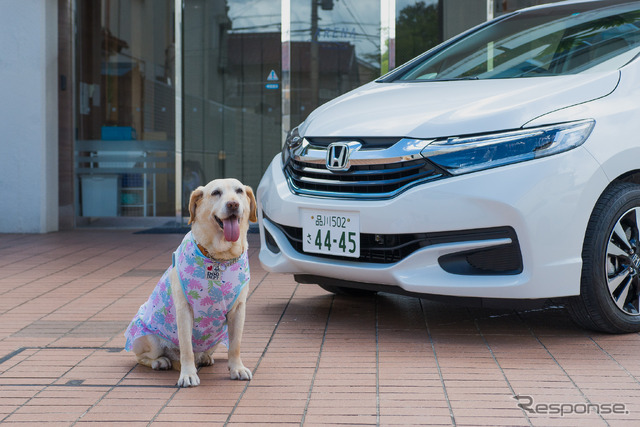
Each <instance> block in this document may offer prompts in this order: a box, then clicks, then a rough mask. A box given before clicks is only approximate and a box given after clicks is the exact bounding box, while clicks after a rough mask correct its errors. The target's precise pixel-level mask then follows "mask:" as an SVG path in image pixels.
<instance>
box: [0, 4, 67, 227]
mask: <svg viewBox="0 0 640 427" xmlns="http://www.w3.org/2000/svg"><path fill="white" fill-rule="evenodd" d="M0 10H1V11H2V13H0V52H2V55H0V94H2V102H0V233H46V232H50V231H56V230H58V90H57V89H58V2H57V0H20V1H15V0H0Z"/></svg>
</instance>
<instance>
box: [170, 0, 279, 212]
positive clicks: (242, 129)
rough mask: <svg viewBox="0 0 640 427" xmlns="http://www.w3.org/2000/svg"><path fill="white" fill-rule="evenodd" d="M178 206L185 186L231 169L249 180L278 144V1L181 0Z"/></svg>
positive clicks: (255, 182) (229, 172) (251, 181)
mask: <svg viewBox="0 0 640 427" xmlns="http://www.w3.org/2000/svg"><path fill="white" fill-rule="evenodd" d="M183 22H184V27H183V28H184V30H183V31H184V36H183V37H184V41H183V61H184V68H183V81H184V85H183V87H184V109H183V123H184V127H183V129H184V146H183V153H182V155H183V166H182V167H183V173H182V176H183V182H182V199H183V213H184V214H185V215H186V216H188V212H187V204H188V198H189V194H190V192H191V191H192V190H193V189H194V188H196V187H197V186H198V185H204V184H206V183H207V182H209V181H210V180H212V179H216V178H225V177H234V178H238V179H239V180H241V181H242V182H244V183H245V184H247V185H250V186H252V187H253V188H256V187H257V186H258V183H259V181H260V178H261V176H262V173H263V172H264V171H265V170H266V168H267V166H268V164H269V163H270V162H271V159H272V158H273V156H274V155H275V154H277V153H278V152H279V151H280V149H281V137H280V135H281V120H282V119H281V116H282V108H281V89H282V87H281V74H282V73H281V40H280V38H281V33H280V2H274V1H273V0H228V1H226V2H225V1H206V0H185V2H184V11H183Z"/></svg>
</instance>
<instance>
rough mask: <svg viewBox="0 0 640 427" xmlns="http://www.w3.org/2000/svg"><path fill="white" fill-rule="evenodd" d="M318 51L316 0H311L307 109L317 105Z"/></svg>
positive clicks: (312, 108)
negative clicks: (309, 79) (309, 69)
mask: <svg viewBox="0 0 640 427" xmlns="http://www.w3.org/2000/svg"><path fill="white" fill-rule="evenodd" d="M318 53H319V46H318V0H311V64H310V66H311V85H310V89H311V108H310V110H309V111H312V110H314V109H315V108H316V107H318V88H319V82H318V79H319V78H320V69H319V65H320V64H319V61H318Z"/></svg>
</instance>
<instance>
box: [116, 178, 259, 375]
mask: <svg viewBox="0 0 640 427" xmlns="http://www.w3.org/2000/svg"><path fill="white" fill-rule="evenodd" d="M189 213H190V215H191V218H190V221H189V224H191V231H190V232H189V233H187V235H186V236H185V237H184V239H183V241H182V243H181V245H180V247H179V248H178V249H177V250H176V252H174V254H173V264H172V266H171V267H169V268H168V269H167V271H166V272H165V273H164V275H163V276H162V278H161V279H160V281H159V282H158V284H157V285H156V288H155V289H154V291H153V293H152V294H151V296H150V297H149V299H148V300H147V302H146V303H145V304H143V305H142V306H141V307H140V310H139V311H138V314H137V315H136V317H134V319H133V321H132V322H131V324H130V325H129V327H128V328H127V331H126V332H125V337H126V338H127V344H126V349H127V350H129V351H133V352H134V353H135V354H136V358H137V360H138V362H139V363H141V364H143V365H146V366H149V367H151V368H153V369H158V370H160V369H169V368H171V367H172V366H174V367H175V368H176V369H180V379H179V380H178V386H180V387H194V386H197V385H199V384H200V379H199V378H198V374H197V370H196V366H208V365H211V364H213V351H214V349H215V346H216V345H217V344H218V343H223V344H225V345H227V347H228V349H229V352H228V356H229V371H230V375H231V379H239V380H250V379H251V371H250V370H249V369H247V368H246V367H245V366H244V365H243V364H242V360H241V359H240V341H241V338H242V331H243V328H244V319H245V303H246V300H247V293H248V289H249V286H248V282H249V264H248V258H247V257H248V256H247V248H248V243H247V231H248V229H249V221H252V222H256V221H257V217H256V200H255V197H254V195H253V191H252V190H251V188H250V187H248V186H246V185H243V184H242V183H241V182H240V181H238V180H237V179H217V180H214V181H211V182H210V183H208V184H207V185H206V186H204V187H198V188H197V189H195V190H194V191H193V193H191V199H190V201H189ZM172 362H173V363H172ZM178 365H179V366H180V367H179V368H178Z"/></svg>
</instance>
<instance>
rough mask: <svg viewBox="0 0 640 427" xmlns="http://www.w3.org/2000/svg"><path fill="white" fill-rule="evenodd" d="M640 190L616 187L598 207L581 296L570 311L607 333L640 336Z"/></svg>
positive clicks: (587, 243) (618, 184)
mask: <svg viewBox="0 0 640 427" xmlns="http://www.w3.org/2000/svg"><path fill="white" fill-rule="evenodd" d="M639 293H640V185H637V184H633V183H628V182H616V183H613V184H611V185H610V186H609V187H608V188H607V189H606V190H605V191H604V193H603V194H602V196H601V197H600V199H599V200H598V202H597V203H596V205H595V207H594V209H593V212H592V214H591V218H590V219H589V224H588V226H587V230H586V233H585V239H584V244H583V247H582V276H581V280H580V295H579V296H577V297H573V298H571V299H569V301H568V304H567V309H568V311H569V313H570V314H571V316H572V318H573V320H574V321H575V322H576V323H578V324H579V325H581V326H583V327H585V328H588V329H593V330H597V331H602V332H609V333H628V332H638V331H640V297H639Z"/></svg>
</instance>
